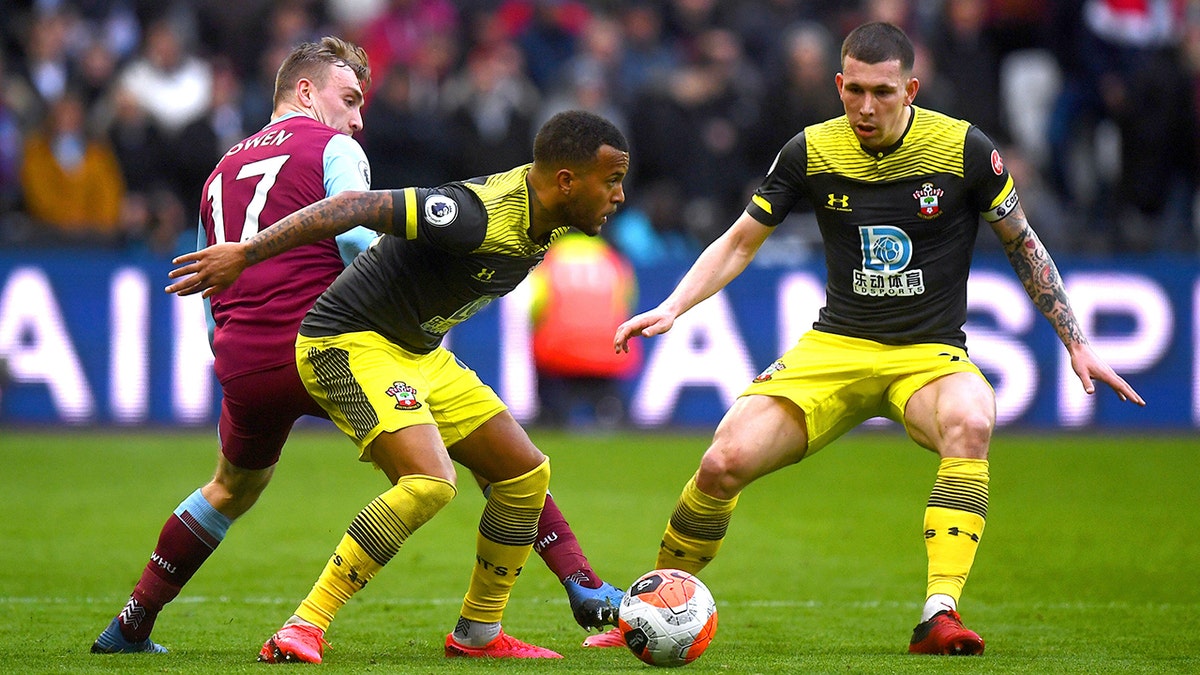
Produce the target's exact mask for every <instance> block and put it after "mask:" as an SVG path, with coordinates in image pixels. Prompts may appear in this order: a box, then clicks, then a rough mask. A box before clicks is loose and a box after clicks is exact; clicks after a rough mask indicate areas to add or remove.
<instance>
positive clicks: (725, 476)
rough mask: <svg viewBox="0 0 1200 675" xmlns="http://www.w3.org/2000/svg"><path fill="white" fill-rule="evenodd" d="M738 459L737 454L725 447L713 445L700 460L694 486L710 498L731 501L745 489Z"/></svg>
mask: <svg viewBox="0 0 1200 675" xmlns="http://www.w3.org/2000/svg"><path fill="white" fill-rule="evenodd" d="M738 457H739V453H737V452H736V451H734V450H732V449H730V448H728V447H725V446H717V445H714V446H713V447H711V448H709V449H708V451H707V452H705V453H704V457H703V458H702V459H701V460H700V469H699V471H697V472H696V486H697V487H699V488H700V490H701V491H702V492H704V493H705V494H707V495H710V496H712V497H717V498H718V499H732V498H733V497H734V496H736V495H737V494H738V493H739V492H741V491H742V488H744V487H745V483H744V481H743V480H742V479H741V478H740V476H741V471H740V470H739V469H740V464H739V463H738V461H737V458H738Z"/></svg>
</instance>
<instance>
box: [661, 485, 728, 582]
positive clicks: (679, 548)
mask: <svg viewBox="0 0 1200 675" xmlns="http://www.w3.org/2000/svg"><path fill="white" fill-rule="evenodd" d="M737 501H738V498H737V497H736V496H735V497H734V498H733V499H717V498H716V497H710V496H709V495H706V494H704V493H703V492H701V491H700V488H699V487H696V477H695V476H692V478H691V480H689V481H688V482H687V485H685V486H683V494H681V495H679V502H678V503H676V504H675V512H674V513H672V514H671V520H670V522H668V523H667V531H666V532H664V533H663V538H662V544H661V545H659V548H658V561H657V562H656V563H655V567H658V568H660V569H661V568H664V567H674V568H675V569H680V570H683V571H684V572H688V573H690V574H699V572H700V570H702V569H704V566H705V565H707V564H708V563H709V561H711V560H712V559H713V558H714V557H716V555H717V551H718V550H720V548H721V542H723V541H724V540H725V531H726V530H727V529H729V519H730V517H732V516H733V507H735V506H737Z"/></svg>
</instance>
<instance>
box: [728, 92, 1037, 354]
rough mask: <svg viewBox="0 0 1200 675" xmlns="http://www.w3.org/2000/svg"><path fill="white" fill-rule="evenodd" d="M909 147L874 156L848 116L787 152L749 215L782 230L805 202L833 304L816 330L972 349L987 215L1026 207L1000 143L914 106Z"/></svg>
mask: <svg viewBox="0 0 1200 675" xmlns="http://www.w3.org/2000/svg"><path fill="white" fill-rule="evenodd" d="M911 110H912V116H911V118H910V120H909V126H908V128H907V129H906V130H905V132H904V135H903V136H902V137H901V139H900V140H899V141H898V142H897V143H896V144H895V145H893V146H892V147H890V148H887V149H885V150H877V151H871V150H868V149H866V148H864V147H863V146H862V145H861V144H860V143H859V140H858V137H857V136H856V135H855V133H854V129H853V128H852V127H851V126H850V122H849V120H848V119H847V118H846V117H845V116H842V117H838V118H834V119H832V120H829V121H826V122H823V123H821V124H816V125H813V126H810V127H807V128H806V129H804V131H802V132H801V133H799V134H797V135H796V136H795V137H794V138H792V139H791V140H790V141H788V142H787V143H786V144H784V146H783V149H782V150H780V152H779V155H778V156H777V157H776V158H775V162H774V163H773V164H772V166H771V169H770V171H769V172H768V173H767V176H766V178H765V179H763V182H762V184H761V185H760V186H759V187H758V189H757V190H756V191H755V192H754V195H753V196H752V197H751V200H750V204H749V205H748V206H747V207H746V210H747V212H748V213H749V214H750V215H751V216H753V217H754V218H755V219H756V220H758V221H759V222H761V223H763V224H765V225H769V226H775V225H778V224H779V223H780V222H781V221H782V220H783V219H784V217H785V216H786V215H787V214H788V212H789V211H791V210H792V208H793V207H794V206H795V205H796V204H797V203H798V202H800V201H801V200H802V199H806V200H807V201H808V202H809V204H811V206H812V208H813V209H814V210H815V211H816V217H817V223H818V225H819V227H820V229H821V236H822V239H823V240H824V245H825V266H826V272H827V280H826V288H825V290H826V304H825V307H823V308H822V309H821V312H820V315H819V318H818V319H817V322H816V323H815V324H814V325H813V327H814V328H815V329H817V330H822V331H826V332H830V333H836V334H839V335H847V336H851V337H859V338H866V339H871V340H875V341H878V342H882V343H884V344H916V343H922V342H935V343H943V344H949V345H954V346H958V347H962V348H964V349H965V348H966V336H965V334H964V333H963V330H962V326H963V324H964V323H965V322H966V314H967V277H968V275H969V273H970V266H971V259H972V255H973V253H974V248H975V237H976V234H977V233H978V231H979V217H980V216H981V215H982V216H983V217H984V219H985V220H988V221H989V222H995V221H997V220H1000V219H1001V218H1003V217H1004V216H1006V215H1008V214H1009V213H1011V211H1012V209H1013V208H1015V206H1016V203H1017V196H1016V190H1015V188H1014V186H1013V182H1012V178H1011V177H1010V176H1009V174H1008V171H1007V170H1006V169H1005V168H1004V163H1003V161H1002V160H1001V158H1000V153H999V152H998V151H997V150H996V146H995V144H994V143H992V141H991V140H990V139H989V138H988V137H987V136H986V135H985V134H984V133H983V132H982V131H980V130H979V129H978V128H976V127H974V126H972V125H971V124H970V123H968V122H965V121H962V120H957V119H953V118H951V117H948V116H946V115H943V114H941V113H937V112H934V111H931V110H927V109H924V108H918V107H916V106H912V107H911Z"/></svg>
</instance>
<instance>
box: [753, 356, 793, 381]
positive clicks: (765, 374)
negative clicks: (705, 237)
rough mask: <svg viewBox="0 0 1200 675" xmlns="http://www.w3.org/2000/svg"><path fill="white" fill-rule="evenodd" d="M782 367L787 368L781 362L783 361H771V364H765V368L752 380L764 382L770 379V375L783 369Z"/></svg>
mask: <svg viewBox="0 0 1200 675" xmlns="http://www.w3.org/2000/svg"><path fill="white" fill-rule="evenodd" d="M784 368H787V366H785V365H784V364H783V361H776V362H775V363H772V364H771V365H769V366H767V369H766V370H764V371H762V372H761V373H759V374H758V377H756V378H754V381H755V382H766V381H768V380H770V379H771V376H772V375H774V374H775V373H777V372H779V371H781V370H783V369H784Z"/></svg>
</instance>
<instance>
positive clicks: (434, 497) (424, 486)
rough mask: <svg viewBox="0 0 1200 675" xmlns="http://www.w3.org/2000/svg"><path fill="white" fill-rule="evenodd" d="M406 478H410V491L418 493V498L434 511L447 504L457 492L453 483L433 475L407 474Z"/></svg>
mask: <svg viewBox="0 0 1200 675" xmlns="http://www.w3.org/2000/svg"><path fill="white" fill-rule="evenodd" d="M406 478H408V479H412V485H411V489H412V492H413V493H414V494H417V495H419V497H420V499H421V500H422V501H424V502H426V503H427V504H428V505H429V507H430V508H431V509H432V510H433V511H434V512H435V513H436V512H437V511H440V510H441V509H442V507H444V506H446V505H447V504H449V503H450V502H451V500H453V499H454V496H455V495H457V494H458V489H457V488H455V487H454V483H451V482H450V481H448V480H446V479H444V478H438V477H435V476H419V477H418V476H409V477H406ZM402 480H404V479H402Z"/></svg>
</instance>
